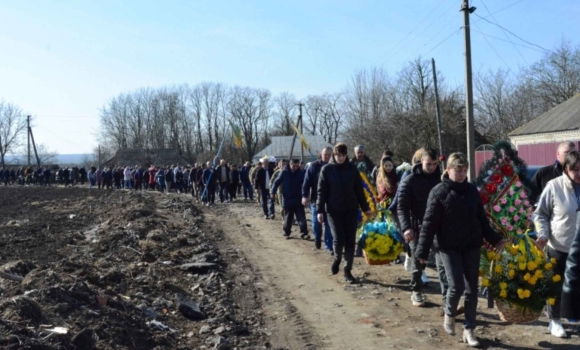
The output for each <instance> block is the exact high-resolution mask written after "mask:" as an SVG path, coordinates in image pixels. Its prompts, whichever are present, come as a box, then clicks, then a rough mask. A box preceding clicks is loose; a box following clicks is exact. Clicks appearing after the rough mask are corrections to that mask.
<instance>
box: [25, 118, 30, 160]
mask: <svg viewBox="0 0 580 350" xmlns="http://www.w3.org/2000/svg"><path fill="white" fill-rule="evenodd" d="M26 124H27V125H26V126H27V128H26V130H27V131H28V132H27V134H28V166H30V116H29V115H27V116H26Z"/></svg>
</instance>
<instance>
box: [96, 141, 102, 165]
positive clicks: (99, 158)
mask: <svg viewBox="0 0 580 350" xmlns="http://www.w3.org/2000/svg"><path fill="white" fill-rule="evenodd" d="M97 161H98V162H99V164H98V168H100V167H101V145H99V154H98V159H97Z"/></svg>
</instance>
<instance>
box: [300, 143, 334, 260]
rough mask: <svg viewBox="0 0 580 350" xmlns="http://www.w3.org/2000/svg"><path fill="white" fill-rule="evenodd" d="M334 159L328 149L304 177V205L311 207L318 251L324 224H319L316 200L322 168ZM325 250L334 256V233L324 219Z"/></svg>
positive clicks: (327, 148)
mask: <svg viewBox="0 0 580 350" xmlns="http://www.w3.org/2000/svg"><path fill="white" fill-rule="evenodd" d="M331 157H332V148H331V147H326V148H324V149H323V150H322V152H320V159H319V160H317V161H314V162H312V163H310V166H309V167H308V169H307V170H306V174H305V176H304V183H303V184H302V204H303V205H304V206H305V207H306V206H308V205H310V213H311V214H312V232H313V233H314V245H315V247H316V249H320V248H321V246H322V226H323V225H322V224H321V223H319V222H318V219H317V214H318V213H317V212H316V200H317V198H318V193H317V191H318V178H319V177H320V171H321V170H322V167H323V166H325V165H326V164H328V162H329V161H330V158H331ZM324 248H326V251H327V252H329V253H330V254H334V251H333V250H332V233H331V231H330V225H329V224H328V219H327V218H326V217H325V218H324Z"/></svg>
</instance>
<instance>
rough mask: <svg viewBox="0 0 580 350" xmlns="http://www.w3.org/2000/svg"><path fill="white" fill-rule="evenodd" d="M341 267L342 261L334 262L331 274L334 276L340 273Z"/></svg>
mask: <svg viewBox="0 0 580 350" xmlns="http://www.w3.org/2000/svg"><path fill="white" fill-rule="evenodd" d="M339 267H340V260H338V259H334V262H333V263H332V267H331V268H330V272H332V274H333V275H336V274H337V273H338V270H339Z"/></svg>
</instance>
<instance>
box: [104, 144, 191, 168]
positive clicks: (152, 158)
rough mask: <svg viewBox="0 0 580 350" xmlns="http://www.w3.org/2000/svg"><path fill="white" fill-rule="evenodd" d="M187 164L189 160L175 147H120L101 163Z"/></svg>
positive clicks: (109, 165)
mask: <svg viewBox="0 0 580 350" xmlns="http://www.w3.org/2000/svg"><path fill="white" fill-rule="evenodd" d="M177 164H181V165H187V164H189V162H188V161H187V160H186V159H185V158H183V157H182V156H181V154H179V151H178V150H176V149H171V148H169V149H134V148H131V149H120V150H118V151H117V152H116V153H115V155H114V156H113V158H111V159H109V160H108V161H106V162H105V163H103V164H101V166H104V167H111V166H135V165H140V166H143V167H149V166H151V165H155V166H165V165H177Z"/></svg>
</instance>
